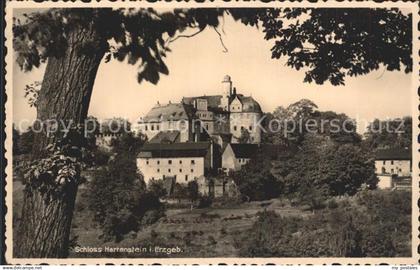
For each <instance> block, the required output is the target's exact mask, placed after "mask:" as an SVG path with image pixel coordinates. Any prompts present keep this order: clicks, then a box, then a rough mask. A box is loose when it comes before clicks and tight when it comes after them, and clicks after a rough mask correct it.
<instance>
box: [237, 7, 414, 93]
mask: <svg viewBox="0 0 420 270" xmlns="http://www.w3.org/2000/svg"><path fill="white" fill-rule="evenodd" d="M232 13H233V16H234V17H237V18H238V19H239V20H242V22H244V23H246V24H251V25H257V23H258V22H259V21H262V25H263V31H264V33H265V39H267V40H273V41H274V46H273V47H272V48H271V52H272V58H275V59H279V58H282V57H286V58H287V65H288V66H290V67H292V68H294V69H296V70H300V69H305V78H304V81H305V82H315V83H317V84H323V83H324V82H326V81H329V82H331V84H333V85H340V84H344V79H345V77H346V76H350V77H352V76H358V75H365V74H367V73H369V72H371V71H373V70H377V69H379V68H380V67H381V66H383V68H384V69H386V70H389V71H392V70H401V69H404V71H405V72H406V73H408V72H411V71H412V58H411V42H412V27H411V24H412V15H411V14H409V15H404V14H403V13H402V12H401V10H398V9H379V8H376V9H368V8H356V9H354V8H351V9H348V8H338V9H336V8H332V9H331V8H326V9H324V8H284V9H281V10H280V9H267V10H262V11H259V12H256V13H255V12H253V10H252V9H237V10H234V11H232ZM243 14H246V15H248V16H246V17H245V18H244V16H243ZM391 40H392V41H391ZM390 41H391V42H390ZM391 55H392V56H391Z"/></svg>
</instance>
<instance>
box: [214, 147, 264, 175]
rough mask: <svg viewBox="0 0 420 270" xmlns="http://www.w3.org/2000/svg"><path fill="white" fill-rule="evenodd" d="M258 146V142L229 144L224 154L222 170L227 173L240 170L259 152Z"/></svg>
mask: <svg viewBox="0 0 420 270" xmlns="http://www.w3.org/2000/svg"><path fill="white" fill-rule="evenodd" d="M258 147H259V146H258V145H257V144H245V143H230V144H227V145H226V147H225V149H224V151H223V154H222V170H223V171H224V172H225V173H229V172H232V171H238V170H240V169H241V168H242V166H244V165H245V164H247V163H248V162H249V161H250V160H251V158H253V157H254V156H255V155H256V154H257V151H258Z"/></svg>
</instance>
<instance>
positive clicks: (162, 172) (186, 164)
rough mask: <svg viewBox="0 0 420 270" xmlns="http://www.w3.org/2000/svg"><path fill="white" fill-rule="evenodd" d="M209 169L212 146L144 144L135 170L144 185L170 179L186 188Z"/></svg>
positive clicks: (210, 166) (208, 144)
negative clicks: (151, 181) (139, 174)
mask: <svg viewBox="0 0 420 270" xmlns="http://www.w3.org/2000/svg"><path fill="white" fill-rule="evenodd" d="M212 167H213V157H212V144H211V143H210V142H201V143H171V144H158V143H147V144H145V145H144V146H143V148H142V149H141V151H140V153H139V155H138V157H137V168H138V169H139V171H140V172H141V174H142V175H143V177H144V181H145V182H146V184H148V183H149V182H150V180H165V179H166V178H174V179H175V180H176V182H178V183H183V184H187V183H188V182H189V181H193V180H199V179H201V178H204V176H205V175H206V174H207V173H208V172H209V171H210V170H211V169H212Z"/></svg>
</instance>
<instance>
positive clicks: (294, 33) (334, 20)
mask: <svg viewBox="0 0 420 270" xmlns="http://www.w3.org/2000/svg"><path fill="white" fill-rule="evenodd" d="M223 14H230V15H232V16H233V17H234V18H235V19H236V20H239V21H241V22H242V23H244V24H246V25H252V26H256V25H258V24H259V23H261V24H262V26H263V31H264V32H265V38H266V39H268V40H271V39H275V40H276V42H275V46H274V47H273V49H272V57H273V58H279V57H281V56H287V57H288V61H287V63H288V65H289V66H291V67H293V68H295V69H300V68H302V67H304V66H306V67H310V68H311V69H310V70H309V71H307V72H306V77H305V81H307V82H311V81H315V82H316V83H323V82H325V81H327V80H329V81H330V82H331V83H332V84H334V85H336V84H342V83H343V80H344V72H346V74H347V75H349V76H355V75H361V74H366V73H368V72H370V71H372V70H375V69H378V68H379V67H380V65H381V64H382V65H384V66H385V67H386V68H387V69H388V70H398V69H400V68H401V67H400V66H401V64H402V65H403V66H405V71H406V72H409V71H411V64H412V60H411V47H410V46H411V15H404V14H402V13H401V12H400V11H399V10H395V9H392V10H390V9H310V8H309V9H287V8H285V9H207V8H206V9H188V10H185V9H180V10H173V11H165V12H162V13H159V12H156V11H155V10H153V9H150V8H149V9H137V10H134V9H130V10H124V9H110V8H100V9H89V8H77V9H72V8H68V9H49V10H47V11H44V12H37V13H33V14H29V15H27V16H26V21H25V22H23V23H21V22H20V20H18V19H17V20H15V21H14V25H13V34H14V36H13V42H14V49H15V51H16V55H17V57H16V61H17V63H18V65H19V66H20V67H21V68H22V69H23V70H25V71H30V70H31V69H33V68H37V67H39V66H40V64H41V63H45V62H47V67H46V70H45V74H44V78H43V81H42V86H41V89H40V91H39V94H38V96H37V100H36V102H34V104H36V108H37V118H38V119H39V120H40V122H37V125H40V126H41V127H44V130H45V127H48V126H49V125H50V121H51V120H57V121H58V123H59V125H58V129H57V131H55V132H53V134H50V133H48V132H42V133H37V134H36V136H35V141H34V144H33V145H34V147H33V150H32V153H33V157H34V158H36V159H39V158H46V159H48V155H50V154H51V151H48V150H45V149H50V148H51V147H56V146H55V145H56V143H57V142H58V141H59V140H60V138H62V137H65V136H66V133H65V132H63V129H64V126H66V127H67V126H68V125H69V124H73V125H74V126H77V127H78V129H79V131H82V130H83V128H84V126H83V124H84V120H85V119H86V116H87V112H88V109H89V103H90V98H91V94H92V89H93V84H94V81H95V77H96V74H97V71H98V67H99V64H100V63H101V61H102V60H103V59H104V60H105V62H109V61H110V60H111V59H112V58H114V59H117V60H119V61H127V62H128V63H129V64H132V65H134V64H139V73H138V75H137V79H138V81H139V82H142V81H149V82H151V83H155V84H156V83H157V82H158V81H159V78H160V75H161V74H165V75H167V74H168V73H169V70H168V68H167V66H166V65H165V63H164V60H163V59H164V58H165V57H166V54H167V52H168V51H170V49H169V45H170V44H171V43H172V42H174V41H175V40H176V39H178V38H180V37H192V36H194V35H196V34H198V33H200V32H202V31H204V29H206V28H207V27H208V28H212V29H214V30H215V31H216V32H218V30H217V27H218V26H219V21H220V19H221V18H222V15H223ZM284 20H292V21H293V20H294V22H292V23H290V24H289V23H286V24H284V23H283V21H284ZM384 22H386V24H384ZM189 28H194V29H197V32H196V33H194V34H192V35H189V36H188V35H182V34H181V33H182V32H184V30H186V29H189ZM218 33H219V32H218ZM389 40H392V43H390V42H389ZM307 43H308V44H310V45H312V46H313V47H310V48H306V44H307ZM304 45H305V46H304ZM367 52H369V53H367ZM69 74H71V76H70V75H69ZM81 133H83V132H81ZM74 141H75V142H81V141H83V140H82V139H74ZM47 146H51V147H47ZM74 147H81V145H80V144H78V145H77V146H74ZM72 162H75V164H74V167H75V168H78V166H76V165H77V164H76V163H77V161H74V160H73V161H72ZM76 175H80V172H77V173H76ZM74 180H75V182H77V180H78V179H77V178H74ZM70 185H74V183H70ZM68 191H69V192H70V191H71V192H75V191H77V188H76V189H74V188H70V189H68ZM25 192H26V193H25V199H24V200H25V202H24V205H39V209H34V211H33V213H45V212H46V211H45V209H44V208H45V207H46V205H40V204H37V203H36V202H34V201H31V200H33V199H34V198H35V197H31V196H30V193H29V192H31V193H32V194H33V193H37V192H38V193H39V190H38V189H37V188H36V187H35V186H34V188H33V189H32V190H29V189H28V190H26V191H25ZM67 195H69V196H67ZM67 195H66V196H67V198H66V200H56V201H52V202H51V204H63V207H58V208H57V209H67V213H68V214H67V215H68V218H66V219H65V220H64V223H62V224H60V226H62V227H64V228H66V229H64V230H58V228H57V226H58V224H57V223H54V222H53V220H52V219H47V218H46V217H45V216H36V217H35V216H33V214H31V212H28V213H26V214H27V215H28V216H23V222H22V224H24V223H26V221H27V220H26V219H28V220H34V222H35V223H34V224H33V226H32V227H30V226H26V228H23V230H28V231H27V232H25V233H24V234H22V239H21V241H22V242H25V241H26V242H30V243H32V242H33V243H44V242H54V243H57V246H55V247H50V248H51V249H50V250H44V251H43V252H40V249H41V248H42V246H38V245H37V244H34V245H32V246H31V247H30V249H31V250H28V246H25V245H23V246H21V247H20V248H19V250H18V251H17V254H18V256H22V257H29V256H41V255H40V254H41V253H42V256H43V257H55V256H65V254H66V250H67V243H68V239H67V238H68V233H67V232H68V231H69V228H70V224H71V214H70V213H71V212H72V211H73V209H72V205H74V198H75V194H67ZM39 198H42V196H41V195H40V196H39ZM44 226H46V227H51V228H52V231H54V230H55V229H57V230H56V231H57V232H60V234H58V235H57V234H49V235H39V234H38V231H36V230H37V228H41V227H44ZM34 235H35V236H36V237H38V238H40V239H36V240H35V241H33V240H34V239H32V238H33V236H34ZM25 237H28V238H25ZM56 248H59V249H60V250H59V251H56V250H53V249H56Z"/></svg>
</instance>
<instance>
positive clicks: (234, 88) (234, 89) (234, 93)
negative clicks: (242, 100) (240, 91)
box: [233, 87, 236, 95]
mask: <svg viewBox="0 0 420 270" xmlns="http://www.w3.org/2000/svg"><path fill="white" fill-rule="evenodd" d="M233 95H236V87H233Z"/></svg>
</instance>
